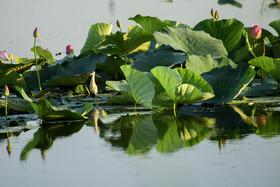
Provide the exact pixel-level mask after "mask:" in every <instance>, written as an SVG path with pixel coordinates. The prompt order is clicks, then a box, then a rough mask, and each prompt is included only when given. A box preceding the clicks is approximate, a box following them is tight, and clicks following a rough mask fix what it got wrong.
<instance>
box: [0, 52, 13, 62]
mask: <svg viewBox="0 0 280 187" xmlns="http://www.w3.org/2000/svg"><path fill="white" fill-rule="evenodd" d="M0 59H1V60H4V61H10V60H11V59H10V58H9V56H8V55H7V54H6V53H5V52H4V51H0Z"/></svg>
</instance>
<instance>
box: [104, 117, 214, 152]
mask: <svg viewBox="0 0 280 187" xmlns="http://www.w3.org/2000/svg"><path fill="white" fill-rule="evenodd" d="M214 123H215V121H214ZM213 127H214V124H213V120H210V119H207V118H204V119H202V118H201V119H199V118H186V117H177V118H175V117H174V116H172V115H164V114H161V115H143V116H128V117H122V118H120V119H119V120H118V121H116V122H115V123H113V124H111V125H109V126H106V125H102V128H100V137H102V138H104V139H105V140H106V141H107V142H109V143H111V144H112V145H113V146H117V147H122V148H123V149H125V150H126V152H127V153H128V154H142V153H145V152H148V151H149V150H150V149H151V148H153V147H154V146H155V147H156V150H157V151H159V152H165V153H167V152H174V151H176V150H178V149H180V148H183V147H188V146H193V145H195V144H197V143H199V142H200V141H201V140H203V139H204V138H205V137H206V135H207V134H208V133H209V132H210V131H211V130H212V129H213Z"/></svg>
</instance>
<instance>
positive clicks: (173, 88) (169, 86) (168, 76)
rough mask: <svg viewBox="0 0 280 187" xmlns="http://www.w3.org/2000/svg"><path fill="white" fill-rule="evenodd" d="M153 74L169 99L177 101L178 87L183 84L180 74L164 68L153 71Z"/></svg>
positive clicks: (159, 67)
mask: <svg viewBox="0 0 280 187" xmlns="http://www.w3.org/2000/svg"><path fill="white" fill-rule="evenodd" d="M151 72H152V74H153V75H154V76H155V77H156V78H157V80H158V81H159V82H160V84H161V85H162V87H163V88H164V90H165V91H166V93H167V94H168V95H169V97H170V98H171V99H172V100H173V101H176V92H177V89H178V86H179V85H180V84H181V82H182V78H181V76H180V74H179V73H178V72H176V71H173V70H171V69H169V68H167V67H163V66H158V67H155V68H153V69H152V70H151Z"/></svg>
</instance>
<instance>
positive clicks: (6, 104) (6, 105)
mask: <svg viewBox="0 0 280 187" xmlns="http://www.w3.org/2000/svg"><path fill="white" fill-rule="evenodd" d="M5 98H6V99H5V114H6V119H8V96H5Z"/></svg>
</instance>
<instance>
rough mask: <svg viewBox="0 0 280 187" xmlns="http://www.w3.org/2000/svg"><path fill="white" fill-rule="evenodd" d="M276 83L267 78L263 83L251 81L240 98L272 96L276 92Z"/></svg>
mask: <svg viewBox="0 0 280 187" xmlns="http://www.w3.org/2000/svg"><path fill="white" fill-rule="evenodd" d="M277 85H278V83H277V81H276V80H274V79H273V78H272V77H271V76H268V77H267V78H265V79H264V80H263V81H261V80H260V79H256V78H255V79H253V81H252V82H251V83H250V84H249V85H248V86H247V87H246V88H245V89H244V90H243V91H242V92H241V94H240V96H246V97H261V96H268V95H273V94H275V93H276V92H277Z"/></svg>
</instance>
